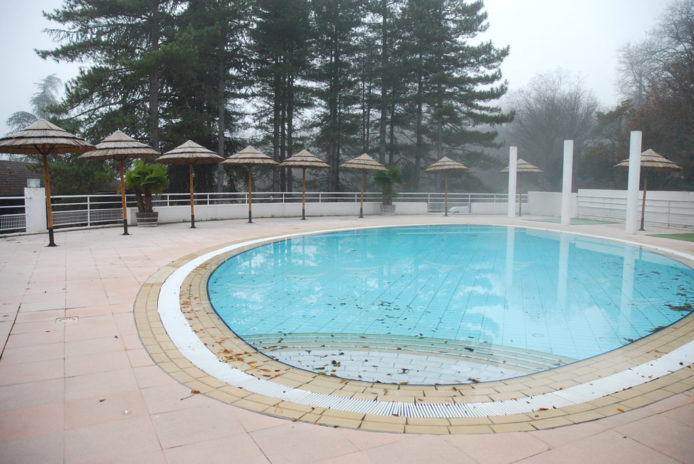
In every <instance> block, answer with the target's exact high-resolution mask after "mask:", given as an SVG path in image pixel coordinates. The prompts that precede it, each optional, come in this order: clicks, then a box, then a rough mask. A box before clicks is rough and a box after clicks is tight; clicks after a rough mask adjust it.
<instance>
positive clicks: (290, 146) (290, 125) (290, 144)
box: [287, 74, 294, 192]
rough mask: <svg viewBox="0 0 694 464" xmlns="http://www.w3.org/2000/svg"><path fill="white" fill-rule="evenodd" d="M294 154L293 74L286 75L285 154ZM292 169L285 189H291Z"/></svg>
mask: <svg viewBox="0 0 694 464" xmlns="http://www.w3.org/2000/svg"><path fill="white" fill-rule="evenodd" d="M293 154H294V76H293V75H291V74H290V75H289V76H288V83H287V155H289V156H292V155H293ZM292 181H293V178H292V170H291V169H289V170H288V171H287V191H288V192H291V191H293V186H292Z"/></svg>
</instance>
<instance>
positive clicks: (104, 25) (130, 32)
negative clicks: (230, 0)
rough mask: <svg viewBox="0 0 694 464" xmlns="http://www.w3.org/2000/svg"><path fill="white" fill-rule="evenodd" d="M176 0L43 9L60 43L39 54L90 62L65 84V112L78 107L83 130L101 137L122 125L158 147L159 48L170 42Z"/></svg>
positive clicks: (82, 1)
mask: <svg viewBox="0 0 694 464" xmlns="http://www.w3.org/2000/svg"><path fill="white" fill-rule="evenodd" d="M179 3H180V2H179V1H177V0H121V1H118V2H111V1H105V0H66V1H65V3H64V4H63V6H62V8H60V9H57V10H54V11H52V12H49V13H44V14H45V16H46V18H48V19H49V20H52V21H55V22H57V23H59V24H61V25H62V26H63V29H53V30H51V31H50V32H51V34H52V35H53V37H54V38H56V39H58V40H59V41H61V42H63V45H61V46H59V47H58V48H55V49H53V50H43V51H40V52H39V55H40V56H41V57H43V58H53V59H56V60H66V61H85V62H89V61H91V62H93V63H94V65H92V66H91V67H88V68H86V69H83V70H81V71H80V74H79V75H78V76H77V77H76V78H75V79H73V80H72V81H71V82H70V83H69V84H68V85H67V95H66V98H65V101H64V103H63V107H64V109H65V110H67V111H69V110H76V113H75V117H76V118H78V119H79V120H80V121H82V122H83V125H84V127H85V130H84V133H85V134H86V135H87V136H88V137H89V138H91V139H95V140H100V139H101V138H103V137H104V136H106V135H108V134H110V133H111V132H113V131H114V130H116V129H123V130H125V131H127V132H129V133H130V134H131V135H133V136H135V137H136V138H140V139H144V138H146V139H148V140H149V142H150V144H151V145H152V146H154V147H155V148H158V147H159V117H160V95H161V90H162V89H161V85H162V79H161V77H162V72H163V64H164V62H165V59H166V56H165V54H164V53H162V48H163V46H164V45H165V44H166V43H167V42H168V41H169V40H170V38H171V34H172V26H173V14H174V12H175V10H176V8H177V7H178V5H179Z"/></svg>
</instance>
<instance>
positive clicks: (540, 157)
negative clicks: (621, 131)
mask: <svg viewBox="0 0 694 464" xmlns="http://www.w3.org/2000/svg"><path fill="white" fill-rule="evenodd" d="M509 102H510V104H511V107H512V108H513V109H514V110H515V111H516V117H515V119H514V120H513V122H511V123H510V124H509V125H508V126H507V127H506V129H505V131H504V136H505V138H506V140H507V141H509V143H510V144H512V145H516V146H518V149H519V157H521V158H523V159H525V160H526V161H529V162H531V163H532V164H535V165H537V166H538V167H539V168H540V169H542V170H543V171H544V172H545V174H544V176H543V179H544V181H542V182H540V183H541V184H543V185H544V187H545V188H549V189H554V190H557V189H559V188H560V187H561V180H562V153H563V152H562V147H563V142H564V140H566V139H571V140H574V150H575V155H574V156H575V157H576V159H580V157H581V156H582V154H583V153H584V151H585V148H586V145H587V144H588V142H589V140H590V136H591V132H592V129H593V125H594V123H595V112H596V110H597V107H598V103H597V101H596V99H595V97H594V96H593V95H592V94H591V93H590V92H589V91H586V90H585V89H584V88H583V87H582V86H581V83H580V81H579V80H575V79H572V78H571V77H570V76H569V75H568V74H567V73H566V72H564V71H556V72H554V73H550V74H542V75H538V76H536V77H535V78H534V79H533V80H532V82H531V83H530V85H529V86H528V87H527V88H526V89H523V90H520V91H518V92H515V93H514V94H511V95H510V97H509Z"/></svg>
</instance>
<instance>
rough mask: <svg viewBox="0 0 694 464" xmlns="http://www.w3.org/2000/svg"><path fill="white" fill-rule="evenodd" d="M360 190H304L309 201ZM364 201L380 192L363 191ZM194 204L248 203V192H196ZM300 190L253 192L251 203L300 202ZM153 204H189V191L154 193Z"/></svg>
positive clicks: (355, 198) (353, 195)
mask: <svg viewBox="0 0 694 464" xmlns="http://www.w3.org/2000/svg"><path fill="white" fill-rule="evenodd" d="M360 196H361V193H360V192H306V201H307V202H309V203H334V202H354V203H357V202H359V201H360ZM364 201H381V193H380V192H364ZM194 202H195V204H196V205H223V204H239V203H248V192H222V193H216V192H209V193H208V192H203V193H196V194H195V197H194ZM300 202H301V192H253V203H300ZM152 204H153V206H160V207H161V206H184V205H188V204H190V194H189V193H162V194H161V195H154V197H153V198H152Z"/></svg>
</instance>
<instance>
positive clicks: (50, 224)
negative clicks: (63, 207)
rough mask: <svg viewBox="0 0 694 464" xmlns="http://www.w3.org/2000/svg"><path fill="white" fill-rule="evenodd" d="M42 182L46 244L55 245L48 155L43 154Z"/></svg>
mask: <svg viewBox="0 0 694 464" xmlns="http://www.w3.org/2000/svg"><path fill="white" fill-rule="evenodd" d="M43 183H44V186H45V187H46V222H47V223H48V224H47V225H48V246H49V247H54V246H56V244H55V240H54V239H53V209H52V207H51V179H50V176H49V175H48V155H47V154H44V155H43Z"/></svg>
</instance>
